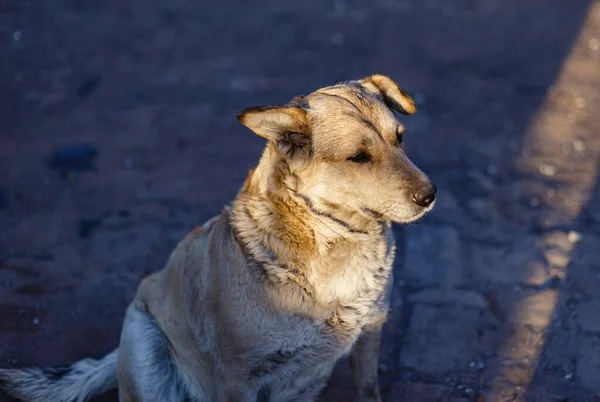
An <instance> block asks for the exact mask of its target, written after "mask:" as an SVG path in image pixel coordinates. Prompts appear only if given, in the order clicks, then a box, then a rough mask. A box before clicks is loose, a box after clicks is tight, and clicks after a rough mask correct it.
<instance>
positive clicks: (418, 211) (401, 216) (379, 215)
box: [361, 201, 435, 224]
mask: <svg viewBox="0 0 600 402" xmlns="http://www.w3.org/2000/svg"><path fill="white" fill-rule="evenodd" d="M434 206H435V201H433V202H431V203H430V204H428V205H427V206H423V207H419V206H416V205H415V206H414V207H416V208H414V209H413V210H412V211H411V212H412V213H410V214H407V213H406V212H405V211H404V212H403V213H399V212H395V211H389V212H388V211H386V212H379V211H376V210H374V209H371V208H368V207H362V208H361V210H362V211H363V213H365V214H366V215H368V216H369V217H371V218H373V219H375V220H377V221H392V222H396V223H399V224H403V223H413V222H416V221H418V220H419V219H421V218H422V217H424V216H425V215H426V214H427V213H428V212H430V211H431V210H432V209H433V207H434ZM407 215H408V216H407Z"/></svg>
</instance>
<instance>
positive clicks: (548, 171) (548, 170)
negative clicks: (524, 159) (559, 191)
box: [539, 163, 556, 177]
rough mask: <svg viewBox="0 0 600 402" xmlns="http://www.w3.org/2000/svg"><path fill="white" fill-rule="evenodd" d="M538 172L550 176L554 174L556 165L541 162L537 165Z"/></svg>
mask: <svg viewBox="0 0 600 402" xmlns="http://www.w3.org/2000/svg"><path fill="white" fill-rule="evenodd" d="M539 170H540V173H541V174H543V175H544V176H546V177H552V176H554V175H556V167H554V166H552V165H548V164H546V163H542V164H540V166H539Z"/></svg>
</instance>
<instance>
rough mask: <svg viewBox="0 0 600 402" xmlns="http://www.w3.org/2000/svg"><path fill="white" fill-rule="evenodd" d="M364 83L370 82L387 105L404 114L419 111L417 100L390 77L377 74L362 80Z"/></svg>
mask: <svg viewBox="0 0 600 402" xmlns="http://www.w3.org/2000/svg"><path fill="white" fill-rule="evenodd" d="M361 83H362V84H363V85H365V84H367V86H369V84H371V85H373V86H374V87H375V90H377V91H378V92H379V93H381V95H382V96H383V100H384V101H385V103H386V105H387V106H388V107H389V108H390V109H393V110H396V111H398V112H400V113H402V114H413V113H415V112H416V111H417V105H416V104H415V101H414V100H413V99H412V98H411V97H410V96H409V95H408V94H407V93H406V92H404V90H403V89H402V88H400V86H398V84H396V83H395V82H394V80H392V79H391V78H390V77H386V76H385V75H381V74H375V75H372V76H370V77H367V78H364V79H362V80H361Z"/></svg>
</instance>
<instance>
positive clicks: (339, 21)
mask: <svg viewBox="0 0 600 402" xmlns="http://www.w3.org/2000/svg"><path fill="white" fill-rule="evenodd" d="M0 60H2V62H0V367H11V366H23V365H62V364H67V363H70V362H72V361H74V360H76V359H80V358H83V357H86V356H92V357H99V356H102V355H103V354H105V353H107V352H108V351H110V350H112V349H113V348H114V347H115V346H116V345H117V341H118V337H119V331H120V325H121V321H122V318H123V313H124V308H125V306H126V305H127V303H128V302H129V300H130V299H131V297H132V295H133V293H134V291H135V289H136V285H137V283H138V281H139V280H140V278H141V277H143V276H144V275H146V274H148V273H149V272H152V271H155V270H157V269H160V268H161V267H162V265H163V264H164V262H165V260H166V258H167V256H168V253H169V252H170V250H171V249H172V248H173V246H174V245H175V244H176V242H177V241H178V240H179V239H181V238H182V236H183V235H184V234H185V232H186V231H187V230H189V229H190V228H193V227H194V226H195V225H197V224H199V223H202V222H203V221H204V220H205V219H207V218H208V217H210V216H212V215H214V214H216V213H218V212H219V210H220V209H221V207H222V206H223V205H224V204H225V203H226V202H228V201H230V200H231V199H232V198H233V197H234V195H235V194H236V192H237V190H238V188H239V186H240V185H241V183H242V181H243V179H244V177H245V175H246V173H247V170H248V169H249V168H250V167H252V166H253V165H254V164H255V163H256V162H257V160H258V156H259V153H260V151H261V149H262V147H263V146H264V143H263V141H262V140H261V139H260V138H259V137H257V136H255V135H252V134H251V133H250V132H249V131H248V130H247V129H245V128H244V127H242V126H241V125H240V124H239V123H238V122H237V120H236V119H235V115H236V114H237V112H238V111H239V110H241V109H242V108H244V107H246V106H249V105H260V104H269V103H271V104H275V103H282V102H286V101H287V100H289V99H291V98H292V97H293V96H295V95H299V94H306V93H308V92H311V91H312V90H314V89H316V88H318V87H321V86H324V85H328V84H333V83H335V82H337V81H340V80H346V79H353V78H360V77H362V76H366V75H369V74H373V73H376V72H379V73H384V74H388V75H390V76H392V77H393V78H394V79H396V80H397V81H398V82H399V83H401V85H403V86H404V87H405V89H407V90H408V91H409V92H410V93H411V94H413V96H414V97H415V99H416V101H417V102H418V104H419V106H420V110H419V112H418V113H417V114H416V115H415V116H411V117H409V118H405V119H403V120H402V121H403V122H404V123H405V125H406V126H407V134H406V143H407V150H408V153H409V155H410V156H411V157H412V158H413V160H414V161H415V162H416V163H417V164H418V165H419V166H420V167H421V168H422V169H423V170H424V171H425V172H427V173H428V174H429V175H430V177H431V178H432V180H433V182H434V183H435V184H436V185H437V186H438V188H439V198H438V200H439V201H438V204H437V207H436V210H435V211H434V212H433V213H432V214H431V215H430V216H428V217H427V218H425V219H423V220H422V221H421V222H420V223H419V224H417V225H411V226H408V227H406V228H404V229H402V228H397V230H398V233H399V235H401V236H399V250H400V251H399V253H398V257H397V260H396V271H395V275H396V280H397V282H396V284H397V285H396V288H395V289H394V299H393V303H392V304H393V305H392V314H391V317H390V321H389V324H388V325H387V327H386V331H385V335H384V339H383V347H382V351H381V353H382V355H381V367H380V369H381V370H380V371H381V383H382V388H383V390H384V395H385V400H386V401H410V402H413V401H424V402H429V401H432V402H433V401H445V402H466V401H479V402H481V401H542V402H551V401H571V402H573V401H577V402H579V401H600V293H599V291H600V288H599V286H600V202H599V201H600V187H599V185H598V182H597V180H598V173H597V169H598V162H599V156H600V136H599V135H600V2H598V1H592V0H572V1H564V0H502V1H499V0H497V1H492V0H407V1H394V0H371V1H369V2H366V1H358V0H335V1H331V0H327V1H316V0H313V1H310V0H307V1H302V2H295V1H293V2H292V1H282V0H254V1H241V0H235V1H229V2H224V3H219V4H218V5H215V4H214V3H212V2H207V1H203V0H194V1H192V0H171V1H169V2H167V1H159V0H146V1H144V2H139V1H134V0H105V1H102V2H95V1H89V0H44V1H40V0H0ZM402 231H403V232H404V236H402ZM0 399H1V396H0ZM99 400H102V401H105V402H108V401H115V400H116V394H114V393H113V394H111V395H108V396H105V397H103V398H102V399H99ZM322 400H323V401H349V400H351V393H350V380H349V372H348V369H347V366H346V365H345V364H344V362H342V363H341V364H340V365H339V369H338V370H336V372H335V374H334V376H333V378H332V380H331V384H330V386H329V388H328V390H327V392H326V394H325V395H324V396H323V398H322Z"/></svg>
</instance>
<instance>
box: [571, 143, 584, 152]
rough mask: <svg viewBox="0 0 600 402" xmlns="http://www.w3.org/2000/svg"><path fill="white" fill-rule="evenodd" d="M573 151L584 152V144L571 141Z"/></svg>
mask: <svg viewBox="0 0 600 402" xmlns="http://www.w3.org/2000/svg"><path fill="white" fill-rule="evenodd" d="M573 149H574V150H575V151H576V152H583V151H585V142H583V141H582V140H575V141H573Z"/></svg>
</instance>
